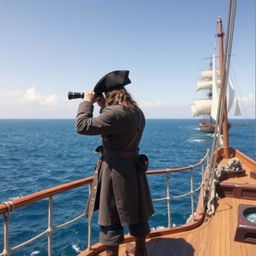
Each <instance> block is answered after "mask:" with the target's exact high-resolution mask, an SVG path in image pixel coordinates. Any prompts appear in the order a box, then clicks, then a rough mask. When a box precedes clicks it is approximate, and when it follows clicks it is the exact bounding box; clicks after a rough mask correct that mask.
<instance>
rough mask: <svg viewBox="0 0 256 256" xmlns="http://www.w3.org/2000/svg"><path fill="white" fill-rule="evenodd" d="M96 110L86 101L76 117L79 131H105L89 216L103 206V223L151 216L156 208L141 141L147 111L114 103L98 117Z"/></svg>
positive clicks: (117, 222)
mask: <svg viewBox="0 0 256 256" xmlns="http://www.w3.org/2000/svg"><path fill="white" fill-rule="evenodd" d="M92 113H93V104H92V103H90V102H86V101H83V102H82V103H81V104H80V105H79V109H78V114H77V118H76V129H77V132H78V133H80V134H85V135H102V144H103V156H102V157H101V160H99V161H98V163H97V165H96V170H95V175H94V180H93V185H92V191H91V194H90V197H89V200H88V204H87V211H86V213H87V216H88V218H89V219H90V218H91V216H92V213H93V211H95V210H98V209H99V224H100V225H112V224H119V223H121V225H123V226H124V225H132V224H136V223H138V222H141V221H146V220H148V218H149V217H150V216H151V215H152V214H153V212H154V209H153V206H152V200H151V195H150V191H149V186H148V182H147V178H146V175H145V173H144V172H143V171H142V170H140V168H139V166H138V145H139V142H140V139H141V136H142V132H143V129H144V126H145V118H144V115H143V112H142V111H141V110H140V109H138V110H134V111H125V110H124V109H123V107H122V106H120V105H113V106H109V107H106V108H104V109H103V111H102V113H101V114H100V115H99V116H98V117H95V118H93V115H92ZM136 133H139V134H138V136H136ZM133 138H135V140H134V139H133ZM131 141H132V145H131V144H130V142H131ZM129 144H130V145H129ZM127 145H129V150H127Z"/></svg>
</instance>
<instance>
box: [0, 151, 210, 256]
mask: <svg viewBox="0 0 256 256" xmlns="http://www.w3.org/2000/svg"><path fill="white" fill-rule="evenodd" d="M208 155H209V154H208V151H207V153H206V155H205V156H204V158H203V159H202V160H200V161H199V162H198V163H197V164H194V165H190V166H186V167H183V168H174V169H164V170H152V171H147V175H156V174H158V175H159V174H165V175H166V197H163V198H154V199H153V201H154V202H158V201H163V200H165V201H166V202H167V213H168V227H171V226H172V220H171V207H170V206H171V201H172V200H175V199H177V198H181V197H185V196H190V198H191V216H192V218H193V216H194V194H195V192H197V191H198V190H199V189H200V188H201V187H202V186H203V181H202V182H201V183H200V185H199V186H198V187H197V188H194V172H193V170H194V169H195V168H196V167H198V166H202V168H201V171H202V173H203V171H204V169H205V167H206V165H207V164H208ZM188 170H189V171H190V191H189V192H186V193H184V194H181V195H176V196H172V195H171V188H170V178H171V174H172V173H176V172H182V171H188ZM202 176H203V175H202ZM92 180H93V177H89V178H85V179H80V180H77V181H73V182H69V183H66V184H62V185H59V186H56V187H53V188H49V189H45V190H42V191H40V192H36V193H33V194H30V195H27V196H24V197H21V198H18V199H15V200H12V201H7V202H3V203H1V204H0V214H1V215H3V225H4V232H3V236H4V239H3V241H4V243H3V251H2V253H1V254H0V256H9V255H11V253H12V252H14V251H17V250H18V249H20V248H22V247H24V246H26V245H28V244H30V243H32V242H34V241H35V240H37V239H39V238H41V237H42V236H47V237H48V256H52V234H53V232H54V231H56V230H59V229H61V228H63V227H65V226H67V225H70V224H71V223H74V222H76V221H78V220H79V219H81V218H83V217H85V213H84V212H82V213H81V214H80V215H78V216H77V217H75V218H73V219H70V220H69V221H67V222H65V223H63V224H60V225H57V226H54V225H53V224H52V212H53V197H54V196H55V195H57V194H60V193H63V192H65V191H69V190H72V189H75V188H78V187H81V186H88V185H89V189H88V193H90V185H91V183H92ZM43 199H48V227H47V229H46V230H45V231H43V232H41V233H39V234H37V235H36V236H34V237H32V238H31V239H29V240H26V241H24V242H22V243H20V244H17V245H16V246H14V247H10V246H9V226H10V224H11V222H10V216H11V215H12V214H14V212H15V210H16V209H17V208H20V207H25V206H28V205H30V204H32V203H35V202H38V201H40V200H43ZM91 234H92V233H91V223H88V246H87V248H88V249H90V247H91V241H92V237H91Z"/></svg>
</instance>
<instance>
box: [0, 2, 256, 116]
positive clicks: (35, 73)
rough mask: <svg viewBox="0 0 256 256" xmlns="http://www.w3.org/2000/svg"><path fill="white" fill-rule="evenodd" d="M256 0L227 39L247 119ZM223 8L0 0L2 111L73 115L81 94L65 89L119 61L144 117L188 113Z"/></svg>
mask: <svg viewBox="0 0 256 256" xmlns="http://www.w3.org/2000/svg"><path fill="white" fill-rule="evenodd" d="M255 6H256V3H255V0H238V3H237V12H236V23H235V33H234V39H233V47H232V60H231V74H233V79H234V81H235V88H236V89H237V92H238V93H237V98H238V99H239V101H240V104H241V105H240V106H241V108H242V113H243V117H246V118H255V31H256V30H255ZM227 11H228V1H227V0H214V1H213V0H129V1H124V0H115V1H114V0H108V1H106V0H54V1H53V0H43V1H35V0H22V1H20V0H12V1H9V0H1V1H0V23H1V26H0V118H75V116H76V112H77V108H78V105H79V103H80V102H81V100H80V99H77V100H72V101H69V100H68V99H67V93H68V91H78V92H82V91H85V90H89V89H93V87H94V86H95V84H96V83H97V81H98V80H99V79H100V78H101V77H102V76H103V75H105V74H106V73H108V72H110V71H113V70H122V69H125V70H129V71H130V79H131V81H132V83H131V84H129V85H127V86H126V89H127V90H128V91H129V92H130V93H131V94H132V96H133V98H134V99H135V100H136V101H137V102H138V103H139V105H140V107H141V108H142V110H143V111H144V113H145V116H146V118H191V117H192V115H191V110H190V105H191V104H192V100H193V99H195V98H198V95H197V93H196V81H197V80H198V79H199V72H200V70H202V69H204V68H208V66H209V59H207V58H208V57H210V56H211V55H212V53H213V49H214V45H215V44H216V43H215V41H216V36H215V35H216V22H217V19H218V17H221V18H222V19H223V27H224V30H225V29H226V27H227ZM96 111H97V108H96V109H95V115H96V114H97V113H96ZM230 117H232V113H230Z"/></svg>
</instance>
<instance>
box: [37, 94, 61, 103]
mask: <svg viewBox="0 0 256 256" xmlns="http://www.w3.org/2000/svg"><path fill="white" fill-rule="evenodd" d="M57 103H58V97H57V96H56V95H55V94H52V95H50V96H49V97H45V98H42V99H41V101H40V104H42V105H56V104H57Z"/></svg>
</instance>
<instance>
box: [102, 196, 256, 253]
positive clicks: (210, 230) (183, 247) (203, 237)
mask: <svg viewBox="0 0 256 256" xmlns="http://www.w3.org/2000/svg"><path fill="white" fill-rule="evenodd" d="M218 204H219V205H218V208H217V211H216V213H215V215H214V216H213V217H210V218H207V219H205V221H204V223H203V224H202V225H201V226H200V227H198V228H196V229H193V230H191V231H186V232H180V233H176V234H169V235H165V236H161V238H152V239H148V240H147V245H146V247H147V252H148V256H156V255H165V256H168V255H172V256H176V255H177V256H192V255H197V256H203V255H204V256H217V255H218V256H229V255H232V256H241V255H247V256H255V255H256V253H255V249H256V246H255V244H250V243H241V242H236V241H234V237H235V233H236V227H237V219H238V210H237V209H238V205H239V204H250V205H255V206H256V201H253V200H244V199H235V198H227V197H226V198H222V199H220V200H219V201H218ZM99 255H104V253H101V254H99ZM119 255H120V256H127V254H126V252H125V244H123V245H121V246H120V249H119Z"/></svg>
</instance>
